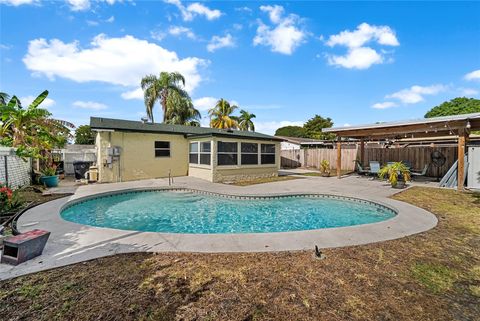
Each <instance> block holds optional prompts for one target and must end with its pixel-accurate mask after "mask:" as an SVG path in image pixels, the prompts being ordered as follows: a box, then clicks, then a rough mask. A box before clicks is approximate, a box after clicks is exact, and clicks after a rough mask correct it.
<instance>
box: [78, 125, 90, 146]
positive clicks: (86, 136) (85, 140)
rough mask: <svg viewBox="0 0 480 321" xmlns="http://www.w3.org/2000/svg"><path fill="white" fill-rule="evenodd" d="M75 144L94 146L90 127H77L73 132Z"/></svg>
mask: <svg viewBox="0 0 480 321" xmlns="http://www.w3.org/2000/svg"><path fill="white" fill-rule="evenodd" d="M75 144H84V145H93V144H95V133H94V132H93V131H92V129H91V128H90V126H88V125H82V126H78V127H77V129H76V130H75Z"/></svg>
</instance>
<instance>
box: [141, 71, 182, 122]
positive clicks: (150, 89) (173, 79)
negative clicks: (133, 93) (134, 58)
mask: <svg viewBox="0 0 480 321" xmlns="http://www.w3.org/2000/svg"><path fill="white" fill-rule="evenodd" d="M140 85H141V87H142V89H143V95H144V100H145V107H146V110H147V116H148V118H150V120H151V121H152V122H153V107H154V105H155V103H156V102H157V101H159V102H160V105H161V106H162V110H163V122H166V121H167V113H166V111H167V98H168V95H169V94H170V93H171V92H176V93H178V94H179V95H180V96H183V97H187V96H188V94H187V92H186V91H185V89H184V88H183V87H184V86H185V78H184V77H183V76H182V74H180V73H178V72H165V71H162V72H161V73H160V75H159V77H156V76H155V75H148V76H145V77H143V78H142V81H141V82H140Z"/></svg>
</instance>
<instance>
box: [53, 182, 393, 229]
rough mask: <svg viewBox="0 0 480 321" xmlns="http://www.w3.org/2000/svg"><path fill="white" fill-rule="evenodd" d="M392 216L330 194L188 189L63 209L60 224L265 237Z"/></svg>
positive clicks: (148, 192)
mask: <svg viewBox="0 0 480 321" xmlns="http://www.w3.org/2000/svg"><path fill="white" fill-rule="evenodd" d="M395 215H396V212H395V211H394V210H392V209H390V208H388V207H386V206H383V205H380V204H377V203H373V202H370V201H365V200H360V199H354V198H347V197H338V196H332V195H284V196H262V197H257V196H231V195H220V194H211V193H200V192H198V191H192V190H144V191H129V192H121V193H114V194H110V195H101V196H98V197H94V198H89V199H86V200H78V201H74V202H72V203H69V204H67V205H66V206H65V207H64V208H63V210H62V211H61V216H62V217H63V219H65V220H67V221H71V222H75V223H80V224H86V225H91V226H98V227H108V228H115V229H122V230H134V231H144V232H165V233H187V234H218V233H269V232H287V231H301V230H316V229H322V228H332V227H344V226H353V225H360V224H369V223H375V222H380V221H384V220H387V219H389V218H392V217H394V216H395Z"/></svg>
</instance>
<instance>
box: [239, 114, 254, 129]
mask: <svg viewBox="0 0 480 321" xmlns="http://www.w3.org/2000/svg"><path fill="white" fill-rule="evenodd" d="M256 117H257V116H255V114H251V113H249V112H248V111H245V110H243V109H242V110H240V116H239V117H238V128H239V129H240V130H246V131H249V130H251V131H252V132H254V131H255V124H254V123H253V121H252V119H253V118H256Z"/></svg>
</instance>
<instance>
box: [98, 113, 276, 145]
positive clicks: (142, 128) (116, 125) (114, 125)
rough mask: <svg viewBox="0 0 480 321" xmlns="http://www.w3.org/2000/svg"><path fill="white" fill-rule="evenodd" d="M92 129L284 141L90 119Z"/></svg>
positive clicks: (212, 130) (244, 133) (206, 129)
mask: <svg viewBox="0 0 480 321" xmlns="http://www.w3.org/2000/svg"><path fill="white" fill-rule="evenodd" d="M90 127H91V128H92V130H113V131H125V132H142V133H162V134H176V135H184V136H185V137H186V138H196V137H208V136H220V137H232V138H244V139H260V140H270V141H281V140H282V139H280V138H276V137H274V136H270V135H266V134H262V133H257V132H249V131H242V130H226V129H217V128H209V127H194V126H183V125H170V124H162V123H153V124H152V123H144V122H141V121H133V120H124V119H111V118H100V117H90Z"/></svg>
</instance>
